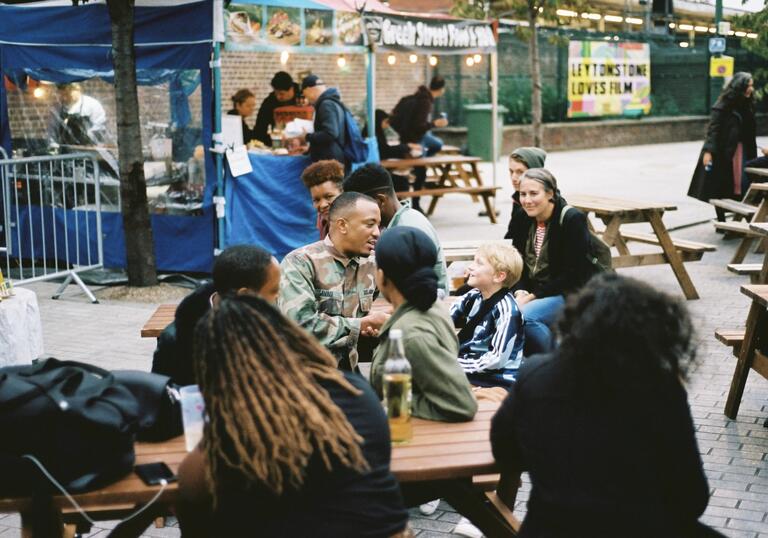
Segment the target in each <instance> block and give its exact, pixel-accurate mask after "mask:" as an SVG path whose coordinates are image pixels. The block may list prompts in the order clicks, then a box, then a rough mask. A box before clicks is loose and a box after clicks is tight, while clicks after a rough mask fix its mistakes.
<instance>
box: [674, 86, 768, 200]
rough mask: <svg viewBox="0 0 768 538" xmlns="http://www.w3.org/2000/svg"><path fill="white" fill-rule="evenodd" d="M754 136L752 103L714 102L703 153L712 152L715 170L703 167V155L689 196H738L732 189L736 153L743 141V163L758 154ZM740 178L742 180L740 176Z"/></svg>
mask: <svg viewBox="0 0 768 538" xmlns="http://www.w3.org/2000/svg"><path fill="white" fill-rule="evenodd" d="M755 136H756V128H755V110H754V108H753V106H752V104H751V103H750V102H742V104H741V105H740V106H736V107H733V106H728V105H726V104H725V103H723V102H721V101H718V102H717V103H715V105H714V106H713V107H712V114H711V115H710V117H709V125H708V126H707V138H706V140H705V141H704V146H703V147H702V148H701V152H702V154H703V153H704V152H705V151H708V152H710V153H711V154H712V170H711V171H710V172H706V171H705V170H704V165H703V164H702V163H701V155H700V156H699V161H698V163H697V164H696V171H695V172H694V173H693V178H692V179H691V185H690V187H689V188H688V196H692V197H693V198H697V199H699V200H701V201H703V202H708V201H709V200H710V199H711V198H734V197H738V196H737V195H736V194H735V193H734V189H733V179H734V178H733V156H734V154H735V153H736V148H737V146H738V145H739V142H741V144H742V145H743V148H744V159H743V162H744V163H746V162H747V161H749V160H751V159H754V158H755V157H757V144H756V143H755ZM737 179H738V181H739V183H741V178H737Z"/></svg>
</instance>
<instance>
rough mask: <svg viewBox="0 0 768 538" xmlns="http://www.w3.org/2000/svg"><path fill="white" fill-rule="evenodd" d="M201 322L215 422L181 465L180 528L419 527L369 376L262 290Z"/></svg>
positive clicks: (374, 535)
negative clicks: (339, 358)
mask: <svg viewBox="0 0 768 538" xmlns="http://www.w3.org/2000/svg"><path fill="white" fill-rule="evenodd" d="M197 329H198V330H197V334H196V339H195V355H194V365H195V373H196V376H197V380H198V383H199V385H200V390H201V392H202V394H203V399H204V400H205V408H206V413H207V416H208V422H207V423H206V425H205V429H204V432H203V439H202V441H201V443H200V445H199V446H198V447H197V448H196V449H195V450H194V451H192V452H191V453H190V454H189V455H188V456H187V457H186V458H185V459H184V461H183V462H182V464H181V466H180V467H179V503H178V506H177V514H178V517H179V523H180V524H181V530H182V533H183V535H184V536H185V537H188V536H192V537H197V536H227V537H238V536H256V535H258V536H264V537H280V538H284V537H305V536H312V537H317V538H323V537H328V538H331V537H334V538H335V537H339V536H355V537H370V538H378V537H381V538H387V537H401V538H404V537H407V536H412V534H411V533H410V531H409V530H408V529H407V522H408V513H407V511H406V509H405V507H404V505H403V500H402V497H401V494H400V488H399V486H398V483H397V480H396V479H395V477H394V476H393V475H392V473H391V472H390V470H389V463H390V455H391V445H390V436H389V428H388V425H387V419H386V416H385V415H384V411H383V409H382V407H381V403H380V402H379V400H378V398H377V397H376V395H375V393H374V392H373V390H372V389H371V387H370V386H369V385H368V384H367V383H366V382H365V380H364V379H362V378H361V377H360V376H358V375H356V374H351V373H346V372H342V371H340V370H338V369H337V368H336V359H335V358H334V357H333V355H331V354H330V353H329V352H328V351H327V350H326V349H325V348H324V347H323V346H322V345H320V344H319V343H318V342H317V341H316V340H315V339H314V338H312V337H311V336H310V335H309V334H308V333H306V332H305V331H304V330H302V329H301V328H300V327H299V326H298V325H296V324H295V323H294V322H292V321H290V320H289V319H287V318H286V317H284V316H283V315H282V314H281V313H280V312H279V311H278V310H277V309H275V308H274V307H273V306H272V305H270V304H269V303H267V302H266V301H264V300H262V299H260V298H258V297H255V296H251V295H241V296H235V295H230V296H228V297H225V298H223V299H222V300H221V301H220V302H219V303H218V305H216V306H214V308H213V309H212V310H211V311H210V312H209V313H208V314H207V315H206V316H205V318H203V319H202V320H201V321H200V323H199V324H198V326H197Z"/></svg>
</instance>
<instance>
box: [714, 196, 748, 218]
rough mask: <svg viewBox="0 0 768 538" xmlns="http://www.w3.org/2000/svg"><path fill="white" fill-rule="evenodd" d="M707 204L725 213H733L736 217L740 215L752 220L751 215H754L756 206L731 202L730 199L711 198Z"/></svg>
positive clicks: (735, 201) (736, 201)
mask: <svg viewBox="0 0 768 538" xmlns="http://www.w3.org/2000/svg"><path fill="white" fill-rule="evenodd" d="M709 203H710V204H712V205H713V206H715V207H719V208H721V209H724V210H725V211H730V212H731V213H735V214H736V215H740V216H742V217H745V218H752V215H754V214H755V211H757V206H754V205H752V204H745V203H744V202H739V201H738V200H731V199H730V198H713V199H712V200H710V201H709Z"/></svg>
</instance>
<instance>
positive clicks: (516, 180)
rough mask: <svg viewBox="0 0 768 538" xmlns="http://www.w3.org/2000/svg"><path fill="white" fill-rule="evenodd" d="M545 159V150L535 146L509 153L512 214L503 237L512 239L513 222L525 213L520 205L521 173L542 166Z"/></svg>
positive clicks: (517, 220)
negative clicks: (513, 190)
mask: <svg viewBox="0 0 768 538" xmlns="http://www.w3.org/2000/svg"><path fill="white" fill-rule="evenodd" d="M546 160H547V152H546V151H544V150H543V149H541V148H536V147H528V148H517V149H516V150H514V151H513V152H512V153H510V154H509V178H510V180H511V181H512V188H513V189H515V192H513V193H512V214H511V216H510V218H509V224H508V225H507V233H506V234H505V235H504V239H512V229H513V224H514V223H515V222H519V218H520V214H525V211H523V206H521V205H520V181H521V179H522V177H523V174H524V173H525V172H526V170H529V169H530V168H544V162H545V161H546Z"/></svg>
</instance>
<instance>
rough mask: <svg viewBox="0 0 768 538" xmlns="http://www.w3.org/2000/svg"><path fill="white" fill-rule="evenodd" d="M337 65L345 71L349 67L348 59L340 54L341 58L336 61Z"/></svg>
mask: <svg viewBox="0 0 768 538" xmlns="http://www.w3.org/2000/svg"><path fill="white" fill-rule="evenodd" d="M336 65H338V66H339V68H340V69H343V68H344V67H345V66H346V65H347V59H346V58H345V57H344V55H343V54H339V57H338V58H337V59H336Z"/></svg>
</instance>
